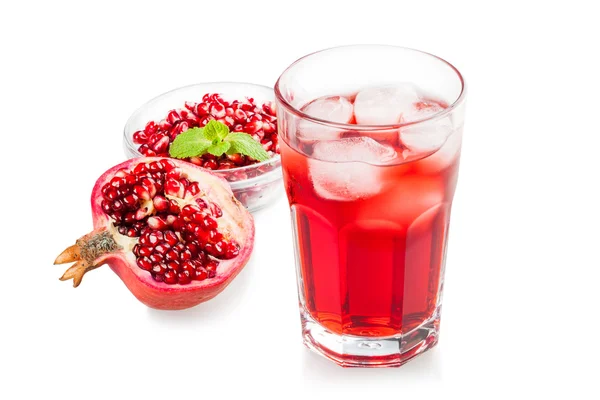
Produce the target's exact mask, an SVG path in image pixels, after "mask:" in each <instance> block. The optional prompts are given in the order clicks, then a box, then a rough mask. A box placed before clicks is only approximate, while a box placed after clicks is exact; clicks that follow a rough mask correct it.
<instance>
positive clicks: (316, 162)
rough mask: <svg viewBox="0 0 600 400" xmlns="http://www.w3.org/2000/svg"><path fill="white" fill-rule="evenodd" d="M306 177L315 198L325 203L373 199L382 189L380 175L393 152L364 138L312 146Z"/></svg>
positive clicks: (323, 142)
mask: <svg viewBox="0 0 600 400" xmlns="http://www.w3.org/2000/svg"><path fill="white" fill-rule="evenodd" d="M313 157H314V158H316V159H310V160H309V167H308V168H309V174H310V177H311V179H312V182H313V186H314V188H315V191H316V192H317V194H318V195H319V196H321V197H323V198H325V199H329V200H338V201H351V200H357V199H361V198H366V197H370V196H374V195H376V194H377V193H379V192H380V191H381V190H382V188H383V185H384V181H383V179H381V178H382V177H381V174H382V172H383V171H384V170H385V168H382V167H377V166H376V165H385V164H389V163H390V161H391V160H393V159H394V158H395V157H396V151H395V150H394V149H393V148H392V147H390V146H385V145H382V144H380V143H378V142H377V141H375V140H373V139H371V138H368V137H351V138H345V139H340V140H328V141H321V142H317V143H315V145H314V147H313Z"/></svg>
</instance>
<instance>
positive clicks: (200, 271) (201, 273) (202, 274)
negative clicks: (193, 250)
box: [194, 267, 208, 281]
mask: <svg viewBox="0 0 600 400" xmlns="http://www.w3.org/2000/svg"><path fill="white" fill-rule="evenodd" d="M207 277H208V274H207V273H206V270H205V269H204V268H203V267H198V268H196V278H194V279H196V280H197V281H203V280H205V279H206V278H207Z"/></svg>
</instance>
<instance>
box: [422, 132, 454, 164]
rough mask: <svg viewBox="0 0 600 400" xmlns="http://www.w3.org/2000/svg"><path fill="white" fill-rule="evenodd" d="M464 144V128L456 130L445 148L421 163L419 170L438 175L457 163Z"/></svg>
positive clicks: (446, 142)
mask: <svg viewBox="0 0 600 400" xmlns="http://www.w3.org/2000/svg"><path fill="white" fill-rule="evenodd" d="M461 144H462V128H458V129H455V130H454V131H453V132H452V133H451V134H450V136H449V137H448V138H447V139H446V141H445V142H444V144H443V146H442V147H441V148H440V149H439V150H437V151H435V152H434V153H433V154H431V155H430V156H429V157H425V158H424V159H423V160H421V161H419V163H418V168H419V170H420V171H421V172H423V173H426V174H437V173H439V172H440V171H441V170H443V169H446V168H448V167H449V166H450V165H452V163H454V162H456V161H457V158H458V156H459V154H460V147H461Z"/></svg>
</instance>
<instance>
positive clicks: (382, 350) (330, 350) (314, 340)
mask: <svg viewBox="0 0 600 400" xmlns="http://www.w3.org/2000/svg"><path fill="white" fill-rule="evenodd" d="M300 314H301V318H302V337H303V339H304V344H305V345H306V347H308V348H309V349H311V350H312V351H314V352H316V353H317V354H320V355H322V356H324V357H325V358H328V359H330V360H332V361H333V362H335V363H336V364H338V365H340V366H342V367H399V366H401V365H403V364H405V363H406V362H408V361H409V360H411V359H412V358H414V357H416V356H418V355H419V354H421V353H424V352H425V351H427V350H429V349H431V348H432V347H434V346H435V345H436V344H437V342H438V335H439V326H440V309H439V308H438V309H437V310H436V312H435V313H434V314H433V316H432V317H431V318H430V319H429V320H427V321H425V322H424V323H423V324H421V325H420V326H418V327H416V328H415V329H413V330H412V331H410V332H408V333H405V334H401V335H394V336H386V337H379V338H367V337H362V336H354V335H338V334H336V333H333V332H331V331H329V330H327V329H326V328H324V327H323V326H322V325H320V324H319V323H318V322H316V321H315V320H314V319H313V318H312V317H311V316H310V314H309V313H308V312H307V311H306V310H303V309H301V310H300Z"/></svg>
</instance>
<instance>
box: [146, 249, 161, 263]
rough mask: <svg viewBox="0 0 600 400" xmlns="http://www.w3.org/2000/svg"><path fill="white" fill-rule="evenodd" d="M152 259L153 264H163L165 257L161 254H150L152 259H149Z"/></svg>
mask: <svg viewBox="0 0 600 400" xmlns="http://www.w3.org/2000/svg"><path fill="white" fill-rule="evenodd" d="M148 258H149V259H150V261H152V263H154V264H156V263H159V262H162V260H163V255H162V254H160V253H156V252H155V253H152V254H150V257H148Z"/></svg>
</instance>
